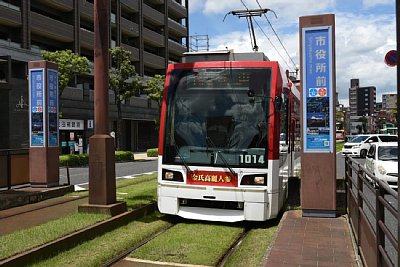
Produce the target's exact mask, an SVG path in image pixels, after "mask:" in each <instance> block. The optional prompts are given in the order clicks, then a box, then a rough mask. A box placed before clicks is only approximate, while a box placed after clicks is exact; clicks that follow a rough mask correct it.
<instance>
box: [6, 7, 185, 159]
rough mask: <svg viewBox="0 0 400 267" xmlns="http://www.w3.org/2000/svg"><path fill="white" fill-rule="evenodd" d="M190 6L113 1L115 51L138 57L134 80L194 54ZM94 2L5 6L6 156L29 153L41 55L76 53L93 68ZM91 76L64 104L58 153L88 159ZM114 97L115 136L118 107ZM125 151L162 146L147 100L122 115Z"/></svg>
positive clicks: (67, 93)
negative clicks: (31, 74) (33, 70)
mask: <svg viewBox="0 0 400 267" xmlns="http://www.w3.org/2000/svg"><path fill="white" fill-rule="evenodd" d="M188 2H189V1H188V0H110V1H109V3H110V29H109V30H110V47H111V48H112V47H116V46H122V47H123V48H124V49H126V50H129V51H130V52H131V53H132V58H131V60H132V64H134V65H135V68H136V72H137V73H138V74H139V75H141V76H143V77H145V76H153V75H155V74H165V71H166V68H167V65H168V63H170V62H180V60H181V57H182V55H183V53H184V52H186V51H188V36H189V33H188V24H189V23H188V21H189V20H188V19H189V18H188V15H189V12H188ZM93 10H94V0H0V112H1V114H2V115H1V117H0V123H1V125H2V128H3V129H5V130H3V131H0V148H24V147H28V146H29V143H28V135H29V132H28V116H29V109H28V105H29V103H28V84H27V79H26V77H27V71H28V70H27V62H29V61H31V60H40V59H41V57H40V51H41V50H48V51H56V50H64V49H70V50H72V51H74V52H76V53H79V54H80V55H82V56H85V57H87V58H88V59H89V61H90V64H91V65H92V66H93V58H94V56H93V43H94V33H93V30H94V26H93ZM93 89H94V86H93V75H92V74H90V73H89V74H86V75H82V76H79V77H77V78H76V79H75V81H72V82H71V84H70V86H69V87H67V88H66V89H65V90H64V92H63V95H62V96H61V99H60V105H61V107H62V109H61V111H62V118H61V119H60V125H59V129H60V147H61V150H62V152H63V153H69V152H70V149H71V148H72V147H73V145H74V144H79V148H80V149H81V150H83V151H86V149H87V145H88V139H89V137H90V136H91V135H92V134H93V131H94V129H93V127H94V125H93V120H94V114H93V92H94V91H93ZM113 99H114V97H113V95H112V92H111V91H110V131H112V130H113V129H115V121H116V118H117V112H116V107H115V105H114V103H113ZM122 108H123V109H122V112H123V125H122V130H123V136H122V138H121V148H122V149H127V150H132V151H138V150H144V149H147V148H149V147H156V146H157V137H158V132H157V131H156V130H155V128H154V126H155V125H154V119H155V118H156V117H157V116H158V110H157V105H156V104H155V103H152V102H151V101H148V99H147V97H146V96H144V95H138V96H136V97H132V98H131V99H129V100H128V101H126V103H125V104H124V105H123V107H122Z"/></svg>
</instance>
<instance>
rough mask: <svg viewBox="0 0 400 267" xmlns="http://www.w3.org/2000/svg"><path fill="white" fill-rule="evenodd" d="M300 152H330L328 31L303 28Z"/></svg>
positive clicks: (323, 28)
mask: <svg viewBox="0 0 400 267" xmlns="http://www.w3.org/2000/svg"><path fill="white" fill-rule="evenodd" d="M302 38H303V39H302V40H303V62H302V64H303V114H304V117H303V118H304V119H303V131H304V132H303V136H304V137H305V138H304V141H303V146H304V147H303V151H304V152H305V153H307V152H316V153H332V152H333V135H334V133H335V131H334V127H333V91H334V88H333V86H332V73H333V69H332V57H333V54H332V28H331V26H324V27H310V28H303V33H302Z"/></svg>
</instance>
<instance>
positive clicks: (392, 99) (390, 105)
mask: <svg viewBox="0 0 400 267" xmlns="http://www.w3.org/2000/svg"><path fill="white" fill-rule="evenodd" d="M382 109H383V110H385V111H386V112H393V110H396V109H397V94H382Z"/></svg>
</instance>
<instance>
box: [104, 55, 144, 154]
mask: <svg viewBox="0 0 400 267" xmlns="http://www.w3.org/2000/svg"><path fill="white" fill-rule="evenodd" d="M110 52H111V69H110V79H109V86H110V89H111V90H113V91H114V100H115V104H116V106H117V114H118V115H117V116H118V118H117V132H116V137H115V141H116V142H115V149H116V150H119V149H120V137H121V124H122V109H121V106H122V102H123V101H125V100H126V99H128V98H130V97H132V96H133V95H135V92H136V91H137V90H138V89H139V88H140V77H139V76H138V75H137V74H136V71H135V67H134V66H133V65H132V64H131V52H130V51H127V50H124V49H123V48H122V47H115V48H112V49H110Z"/></svg>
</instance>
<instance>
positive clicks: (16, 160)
mask: <svg viewBox="0 0 400 267" xmlns="http://www.w3.org/2000/svg"><path fill="white" fill-rule="evenodd" d="M26 183H29V149H1V150H0V190H1V189H6V190H10V189H11V187H12V186H16V185H21V184H26Z"/></svg>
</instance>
